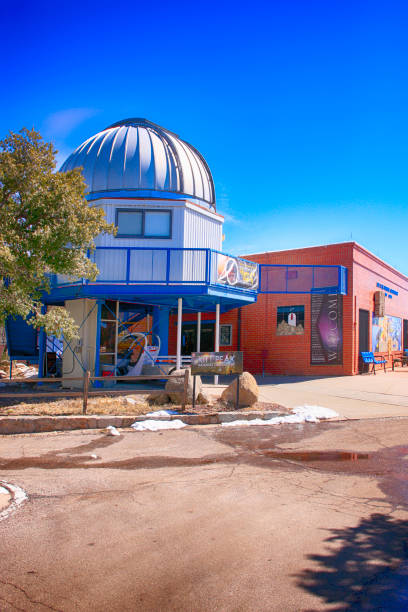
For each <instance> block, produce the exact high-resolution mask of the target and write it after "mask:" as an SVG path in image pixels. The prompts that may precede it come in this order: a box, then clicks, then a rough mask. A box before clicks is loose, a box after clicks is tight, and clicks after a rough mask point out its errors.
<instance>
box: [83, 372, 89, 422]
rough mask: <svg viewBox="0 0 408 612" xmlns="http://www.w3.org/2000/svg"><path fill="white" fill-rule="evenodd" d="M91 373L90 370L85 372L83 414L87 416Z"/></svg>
mask: <svg viewBox="0 0 408 612" xmlns="http://www.w3.org/2000/svg"><path fill="white" fill-rule="evenodd" d="M90 375H91V373H90V371H89V370H86V372H84V387H83V402H82V414H86V409H87V407H88V391H89V377H90Z"/></svg>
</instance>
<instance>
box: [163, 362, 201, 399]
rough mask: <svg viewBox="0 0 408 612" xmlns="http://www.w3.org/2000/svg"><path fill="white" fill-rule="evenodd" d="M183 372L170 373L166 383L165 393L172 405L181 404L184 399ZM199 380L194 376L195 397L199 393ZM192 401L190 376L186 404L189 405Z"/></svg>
mask: <svg viewBox="0 0 408 612" xmlns="http://www.w3.org/2000/svg"><path fill="white" fill-rule="evenodd" d="M184 372H185V369H182V370H174V372H172V373H171V378H169V380H168V381H167V382H166V386H165V392H166V393H167V394H168V395H169V397H170V401H171V402H172V403H173V404H181V403H182V402H183V397H184ZM201 387H202V383H201V378H200V376H196V397H197V395H198V394H199V393H200V392H201ZM192 401H193V377H192V376H190V378H189V381H188V389H187V402H188V403H190V404H191V402H192Z"/></svg>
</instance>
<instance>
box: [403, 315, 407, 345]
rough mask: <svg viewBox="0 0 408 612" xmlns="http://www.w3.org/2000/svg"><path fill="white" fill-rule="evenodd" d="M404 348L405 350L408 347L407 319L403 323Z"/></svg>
mask: <svg viewBox="0 0 408 612" xmlns="http://www.w3.org/2000/svg"><path fill="white" fill-rule="evenodd" d="M403 348H404V351H405V350H407V349H408V321H407V320H406V319H404V323H403Z"/></svg>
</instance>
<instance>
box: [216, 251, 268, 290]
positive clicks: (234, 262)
mask: <svg viewBox="0 0 408 612" xmlns="http://www.w3.org/2000/svg"><path fill="white" fill-rule="evenodd" d="M217 283H221V284H222V285H229V286H231V287H240V288H241V289H252V290H253V291H255V290H256V289H257V288H258V264H257V263H255V262H253V261H247V260H244V259H240V258H239V257H231V256H229V255H222V254H221V253H218V260H217Z"/></svg>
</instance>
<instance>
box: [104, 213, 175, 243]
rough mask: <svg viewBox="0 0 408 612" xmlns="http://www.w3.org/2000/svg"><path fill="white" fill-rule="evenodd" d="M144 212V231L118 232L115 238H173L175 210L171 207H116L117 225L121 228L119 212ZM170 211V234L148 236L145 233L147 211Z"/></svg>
mask: <svg viewBox="0 0 408 612" xmlns="http://www.w3.org/2000/svg"><path fill="white" fill-rule="evenodd" d="M121 212H125V213H142V233H141V234H119V233H117V234H116V236H115V238H138V239H141V240H150V239H151V240H171V238H172V235H173V211H172V210H171V209H170V208H115V227H117V228H118V229H119V225H118V221H119V213H121ZM149 212H153V213H157V212H159V213H169V215H170V224H169V234H168V235H167V236H146V235H145V216H146V213H149Z"/></svg>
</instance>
